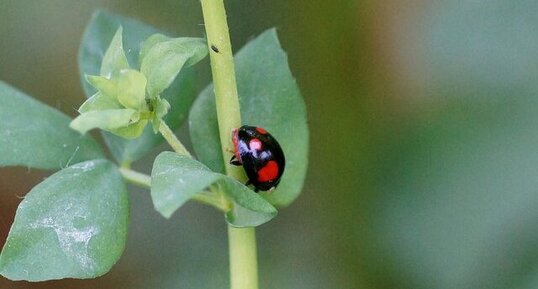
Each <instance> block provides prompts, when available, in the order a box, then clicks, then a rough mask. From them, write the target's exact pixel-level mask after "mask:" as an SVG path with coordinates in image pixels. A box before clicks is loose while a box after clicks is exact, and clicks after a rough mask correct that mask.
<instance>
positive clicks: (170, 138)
mask: <svg viewBox="0 0 538 289" xmlns="http://www.w3.org/2000/svg"><path fill="white" fill-rule="evenodd" d="M159 132H160V133H161V135H162V136H163V137H164V139H165V140H166V141H167V142H168V144H169V145H170V146H171V147H172V148H173V149H174V151H175V152H176V153H178V154H180V155H184V156H188V157H191V158H192V156H191V154H190V153H189V151H188V150H187V149H186V148H185V147H184V146H183V144H182V143H181V142H180V141H179V139H178V138H177V137H176V135H175V134H174V132H173V131H172V130H171V129H170V128H169V127H168V125H166V123H164V121H161V124H160V125H159Z"/></svg>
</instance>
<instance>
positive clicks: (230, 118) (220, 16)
mask: <svg viewBox="0 0 538 289" xmlns="http://www.w3.org/2000/svg"><path fill="white" fill-rule="evenodd" d="M200 2H201V4H202V12H203V15H204V22H205V23H204V24H205V28H206V34H207V45H208V46H209V52H210V53H209V54H210V55H209V56H210V61H211V72H212V75H213V86H214V90H215V103H216V108H217V118H218V124H219V133H220V143H221V144H222V145H221V150H222V155H223V156H226V155H228V154H229V151H230V150H231V149H232V148H233V146H232V141H231V134H232V131H233V130H234V129H236V128H238V127H240V126H241V114H240V110H239V98H238V96H237V85H236V83H235V70H234V63H233V54H232V45H231V43H230V35H229V33H228V23H227V21H226V11H225V9H224V2H223V0H201V1H200ZM224 159H225V160H224V166H225V168H226V173H227V174H228V175H229V176H231V177H233V178H235V179H238V180H244V179H245V175H244V172H243V171H242V170H241V168H239V167H235V166H232V165H230V164H229V163H228V162H227V161H226V159H227V158H226V157H225V158H224ZM228 237H229V250H230V278H231V282H230V284H231V289H257V288H258V266H257V259H256V235H255V231H254V228H245V229H238V228H233V227H231V226H229V225H228Z"/></svg>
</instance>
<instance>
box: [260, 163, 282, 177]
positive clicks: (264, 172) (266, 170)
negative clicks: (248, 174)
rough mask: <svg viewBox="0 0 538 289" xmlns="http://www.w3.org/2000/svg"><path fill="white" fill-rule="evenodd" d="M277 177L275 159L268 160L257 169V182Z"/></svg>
mask: <svg viewBox="0 0 538 289" xmlns="http://www.w3.org/2000/svg"><path fill="white" fill-rule="evenodd" d="M277 177H278V164H277V163H276V162H275V161H268V162H267V164H265V166H264V167H263V168H261V169H260V170H259V171H258V181H259V182H270V181H273V180H275V179H276V178H277Z"/></svg>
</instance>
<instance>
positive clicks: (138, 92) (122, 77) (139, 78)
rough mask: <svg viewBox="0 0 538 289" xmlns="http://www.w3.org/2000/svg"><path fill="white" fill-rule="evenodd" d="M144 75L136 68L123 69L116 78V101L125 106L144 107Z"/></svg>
mask: <svg viewBox="0 0 538 289" xmlns="http://www.w3.org/2000/svg"><path fill="white" fill-rule="evenodd" d="M145 97H146V77H145V76H144V75H143V74H142V73H140V72H139V71H137V70H133V69H123V70H121V71H120V74H119V78H118V101H119V102H120V103H121V104H122V105H123V106H125V107H127V108H132V109H137V110H138V109H145V110H147V108H146V107H145V106H146V98H145Z"/></svg>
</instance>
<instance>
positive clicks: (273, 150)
mask: <svg viewBox="0 0 538 289" xmlns="http://www.w3.org/2000/svg"><path fill="white" fill-rule="evenodd" d="M232 142H233V145H234V155H233V156H232V158H231V159H230V164H232V165H235V166H243V169H244V170H245V173H246V174H247V177H248V181H247V183H246V185H247V186H248V185H251V184H252V185H253V186H254V191H255V192H258V191H268V190H273V189H274V188H275V187H276V186H277V185H278V183H279V182H280V177H282V173H284V167H285V166H286V161H285V159H284V152H282V148H281V147H280V145H279V144H278V142H277V141H276V139H275V138H274V137H273V136H272V135H270V134H269V133H268V132H267V131H266V130H265V129H263V128H261V127H255V126H248V125H244V126H242V127H240V128H238V129H235V130H234V131H233V132H232Z"/></svg>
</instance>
